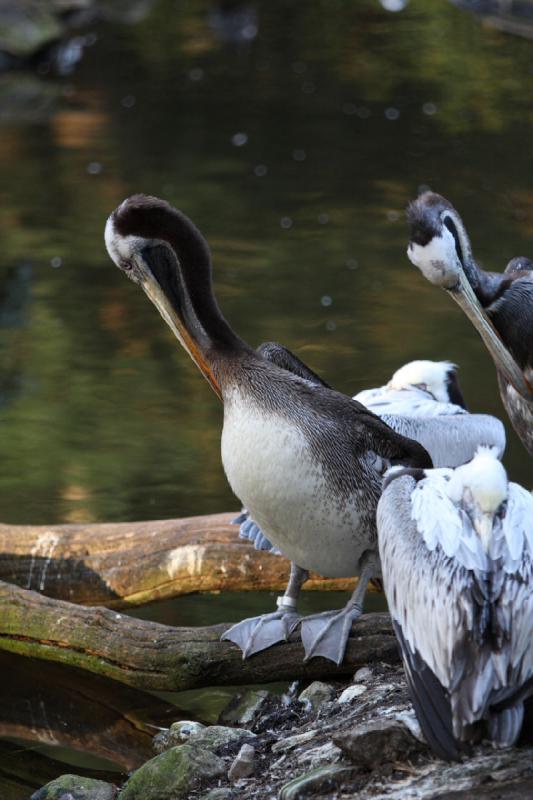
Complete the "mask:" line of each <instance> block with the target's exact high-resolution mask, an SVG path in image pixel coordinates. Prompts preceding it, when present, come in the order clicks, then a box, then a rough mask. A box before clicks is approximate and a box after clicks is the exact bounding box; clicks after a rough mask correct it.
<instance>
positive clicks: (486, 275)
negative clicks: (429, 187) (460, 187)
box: [407, 192, 533, 455]
mask: <svg viewBox="0 0 533 800" xmlns="http://www.w3.org/2000/svg"><path fill="white" fill-rule="evenodd" d="M407 216H408V220H409V224H410V228H411V233H410V241H409V246H408V249H407V255H408V256H409V258H410V260H411V261H412V263H413V264H414V265H415V266H416V267H418V268H419V269H420V271H421V272H422V274H423V275H424V277H425V278H426V279H427V280H428V281H430V283H433V284H434V285H436V286H440V287H442V288H444V289H446V290H447V291H448V292H449V294H451V296H452V297H453V298H454V300H455V301H456V302H457V303H458V304H459V305H460V306H461V308H462V309H463V311H464V312H465V314H466V315H467V316H468V317H469V319H470V321H471V322H472V324H473V325H474V327H475V328H476V329H477V331H478V333H479V334H480V336H481V338H482V339H483V342H484V344H485V346H486V347H487V349H488V351H489V353H490V354H491V356H492V358H493V360H494V363H495V366H496V370H497V376H498V385H499V389H500V395H501V398H502V402H503V405H504V406H505V409H506V411H507V414H508V415H509V419H510V420H511V423H512V425H513V427H514V429H515V430H516V432H517V434H518V436H519V437H520V439H521V440H522V443H523V445H524V447H525V448H526V450H527V451H528V452H529V454H530V455H533V261H531V260H530V259H529V258H525V257H520V258H513V259H511V261H510V262H509V263H508V264H507V267H506V268H505V271H504V272H503V273H497V272H486V271H484V270H482V269H481V268H480V266H479V265H478V264H477V262H476V261H475V259H474V256H473V254H472V246H471V244H470V238H469V236H468V234H467V232H466V229H465V226H464V224H463V221H462V219H461V217H460V216H459V214H458V213H457V211H456V210H455V208H454V207H453V206H452V205H451V203H450V202H449V201H448V200H446V199H445V198H444V197H442V196H441V195H438V194H435V193H434V192H425V193H424V194H422V195H420V197H419V198H418V199H417V200H415V201H414V202H413V203H411V205H410V206H409V208H408V210H407Z"/></svg>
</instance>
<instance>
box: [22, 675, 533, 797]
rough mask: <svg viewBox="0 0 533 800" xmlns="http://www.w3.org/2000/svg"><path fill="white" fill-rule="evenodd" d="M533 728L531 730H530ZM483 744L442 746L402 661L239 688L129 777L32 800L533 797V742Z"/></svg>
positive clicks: (168, 734) (62, 782) (63, 781)
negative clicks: (339, 676) (454, 754)
mask: <svg viewBox="0 0 533 800" xmlns="http://www.w3.org/2000/svg"><path fill="white" fill-rule="evenodd" d="M526 733H527V730H526ZM526 738H527V737H526V735H524V737H523V739H524V742H523V743H522V744H521V746H520V747H517V748H515V749H513V750H507V751H495V750H493V749H492V748H490V747H479V748H478V749H477V750H476V752H475V753H474V754H473V755H472V757H471V758H469V759H466V760H465V761H463V762H462V763H458V764H447V763H445V762H443V761H440V760H438V759H436V758H435V757H434V756H432V755H431V753H430V752H429V750H428V748H427V746H426V745H425V743H424V741H423V740H422V737H421V734H420V729H419V727H418V723H417V721H416V718H415V716H414V712H413V710H412V707H411V704H410V702H409V698H408V696H407V690H406V686H405V680H404V676H403V671H402V668H401V667H400V665H397V666H391V665H388V664H375V665H372V667H371V668H370V667H362V668H360V669H358V670H357V671H356V673H355V675H354V676H353V680H352V682H350V683H346V681H343V682H342V683H341V682H339V683H336V682H328V683H325V682H322V681H315V682H313V683H311V684H310V685H308V686H304V685H300V684H297V683H295V684H293V685H292V686H290V687H289V689H288V690H287V692H286V693H285V694H283V695H281V696H280V695H275V694H272V693H270V692H268V691H266V690H262V689H257V690H248V691H246V692H245V693H243V694H236V695H235V696H234V698H233V700H232V701H231V702H230V704H229V705H228V706H227V707H226V708H225V709H224V711H223V712H222V714H221V716H220V719H219V724H217V725H211V726H204V725H202V724H201V723H199V722H192V721H191V722H189V721H178V722H175V723H174V724H173V725H171V727H170V728H169V729H168V730H164V731H161V732H160V733H158V734H157V736H156V737H155V738H154V743H153V744H154V757H153V758H152V759H151V760H149V761H148V762H147V763H145V764H144V765H143V766H141V767H140V768H139V769H137V770H135V772H133V773H132V774H131V775H130V777H129V779H128V780H127V781H126V782H125V784H124V785H123V787H121V788H119V787H116V786H113V785H111V784H109V783H105V782H102V781H91V780H90V779H87V778H78V777H77V776H72V775H64V776H62V777H61V778H58V779H57V780H55V781H52V782H51V783H49V784H47V785H46V786H45V787H43V788H42V789H40V790H39V791H37V792H35V793H34V794H33V796H32V800H113V798H116V797H119V798H120V800H181V799H182V798H183V799H185V798H190V800H196V799H197V800H237V798H250V800H255V799H256V798H257V800H259V799H260V800H275V799H277V798H279V800H297V798H304V797H318V798H324V799H325V798H328V799H330V800H333V798H335V800H341V799H343V798H359V799H360V800H367V798H368V800H370V798H372V800H385V798H387V800H407V799H408V798H417V800H429V798H437V797H438V798H441V800H467V799H469V798H472V797H474V796H475V797H476V800H496V798H498V800H518V798H525V797H530V796H533V747H532V746H531V744H528V743H527V741H525V740H526Z"/></svg>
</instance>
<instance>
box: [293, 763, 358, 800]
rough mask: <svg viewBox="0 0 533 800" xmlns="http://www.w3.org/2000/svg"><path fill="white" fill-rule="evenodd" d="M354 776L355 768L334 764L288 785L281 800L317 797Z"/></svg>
mask: <svg viewBox="0 0 533 800" xmlns="http://www.w3.org/2000/svg"><path fill="white" fill-rule="evenodd" d="M353 774H354V768H353V767H346V766H341V765H338V764H333V765H331V766H327V767H319V768H318V769H314V770H313V771H312V772H308V773H307V774H306V775H300V776H299V777H298V778H294V780H292V781H290V783H286V784H285V786H284V787H283V789H282V790H281V792H280V795H279V800H299V798H301V797H316V796H317V795H318V794H319V793H321V792H325V791H328V790H331V789H335V787H337V786H339V784H341V783H342V782H343V781H345V780H349V779H350V778H351V777H352V776H353Z"/></svg>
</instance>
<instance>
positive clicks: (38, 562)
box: [0, 513, 354, 608]
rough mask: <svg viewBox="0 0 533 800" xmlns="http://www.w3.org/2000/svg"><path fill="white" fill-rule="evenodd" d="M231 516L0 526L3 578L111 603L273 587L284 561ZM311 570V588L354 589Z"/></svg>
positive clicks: (283, 574) (350, 582)
mask: <svg viewBox="0 0 533 800" xmlns="http://www.w3.org/2000/svg"><path fill="white" fill-rule="evenodd" d="M234 516H235V513H233V514H213V515H209V516H202V517H188V518H185V519H171V520H155V521H150V522H131V523H130V522H124V523H122V522H121V523H107V524H87V525H51V526H50V525H48V526H46V525H0V580H2V581H7V582H8V583H13V584H16V585H18V586H21V587H23V588H25V589H35V590H38V591H40V592H42V593H43V594H45V595H47V596H48V597H55V598H58V599H62V600H69V601H70V602H73V603H81V604H83V605H98V604H102V605H106V606H107V607H109V608H124V607H126V606H138V605H144V604H146V603H149V602H152V601H154V600H162V599H165V598H170V597H176V596H178V595H183V594H190V593H192V592H219V591H247V590H257V591H259V590H261V589H268V590H276V591H280V590H282V589H284V588H285V585H286V583H287V580H288V577H289V563H288V561H287V560H286V559H284V558H280V557H279V556H273V555H270V554H269V553H265V552H263V551H259V550H255V549H254V547H253V545H252V544H251V543H250V542H249V541H244V540H242V539H239V536H238V529H237V528H236V526H235V525H231V524H230V523H231V519H232V518H233V517H234ZM353 586H354V579H337V580H326V579H324V578H321V577H320V576H318V575H311V577H310V580H309V581H308V582H307V583H306V584H305V588H306V589H321V590H324V589H335V590H345V589H350V590H352V589H353Z"/></svg>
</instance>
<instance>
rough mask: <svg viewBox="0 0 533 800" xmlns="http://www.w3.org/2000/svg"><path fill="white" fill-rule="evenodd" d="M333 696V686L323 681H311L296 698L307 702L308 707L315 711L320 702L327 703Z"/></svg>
mask: <svg viewBox="0 0 533 800" xmlns="http://www.w3.org/2000/svg"><path fill="white" fill-rule="evenodd" d="M332 697H333V687H332V686H330V685H329V684H328V683H324V682H323V681H313V683H311V684H309V686H308V687H307V689H304V690H303V692H301V693H300V696H299V697H298V700H299V701H300V702H301V703H305V704H306V705H307V704H308V706H309V708H312V709H313V711H317V709H319V708H320V706H321V705H322V703H327V702H328V701H329V700H331V698H332Z"/></svg>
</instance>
